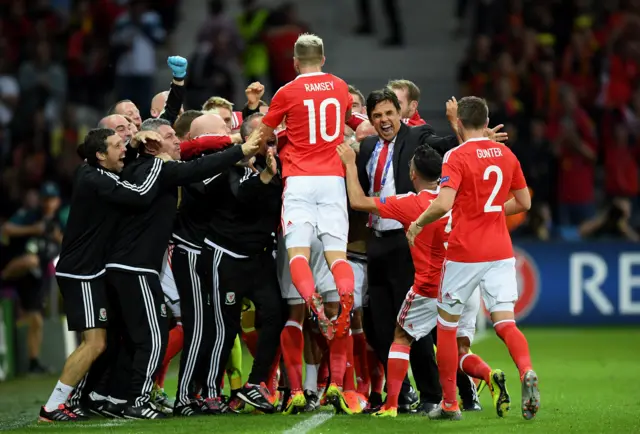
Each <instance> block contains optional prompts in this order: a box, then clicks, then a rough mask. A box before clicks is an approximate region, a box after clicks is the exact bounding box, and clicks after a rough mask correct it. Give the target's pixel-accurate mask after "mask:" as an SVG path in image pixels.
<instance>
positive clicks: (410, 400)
mask: <svg viewBox="0 0 640 434" xmlns="http://www.w3.org/2000/svg"><path fill="white" fill-rule="evenodd" d="M418 405H420V398H418V394H417V393H416V390H415V389H414V388H413V386H409V390H408V391H406V392H404V393H400V396H399V397H398V413H415V412H416V409H417V408H418Z"/></svg>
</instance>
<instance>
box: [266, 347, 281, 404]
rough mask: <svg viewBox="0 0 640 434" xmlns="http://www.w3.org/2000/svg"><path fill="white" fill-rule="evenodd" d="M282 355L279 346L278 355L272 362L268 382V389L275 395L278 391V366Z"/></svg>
mask: <svg viewBox="0 0 640 434" xmlns="http://www.w3.org/2000/svg"><path fill="white" fill-rule="evenodd" d="M281 357H282V349H280V348H278V352H277V353H276V357H275V358H274V359H273V363H272V364H271V370H269V382H268V383H267V389H269V393H270V394H271V395H275V393H276V392H277V391H278V367H279V366H280V358H281Z"/></svg>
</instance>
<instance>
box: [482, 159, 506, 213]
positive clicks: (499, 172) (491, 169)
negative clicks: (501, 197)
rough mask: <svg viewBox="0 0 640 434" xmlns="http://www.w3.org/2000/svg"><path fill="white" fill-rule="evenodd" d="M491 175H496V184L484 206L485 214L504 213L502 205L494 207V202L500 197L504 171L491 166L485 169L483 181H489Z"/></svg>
mask: <svg viewBox="0 0 640 434" xmlns="http://www.w3.org/2000/svg"><path fill="white" fill-rule="evenodd" d="M491 173H495V174H496V175H497V176H496V184H495V185H494V186H493V191H492V192H491V195H490V196H489V199H487V203H485V204H484V212H500V211H502V205H493V201H494V200H495V198H496V196H497V195H498V192H499V191H500V187H502V179H503V178H502V170H500V168H499V167H498V166H489V167H487V168H486V169H485V171H484V176H483V177H482V179H484V180H485V181H488V180H489V177H490V176H491Z"/></svg>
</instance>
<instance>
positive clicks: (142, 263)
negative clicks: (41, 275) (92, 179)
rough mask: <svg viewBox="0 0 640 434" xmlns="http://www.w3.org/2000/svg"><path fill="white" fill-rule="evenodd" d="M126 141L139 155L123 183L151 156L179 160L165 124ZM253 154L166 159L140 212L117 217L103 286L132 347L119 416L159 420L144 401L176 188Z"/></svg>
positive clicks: (134, 179)
mask: <svg viewBox="0 0 640 434" xmlns="http://www.w3.org/2000/svg"><path fill="white" fill-rule="evenodd" d="M132 143H134V145H136V144H137V146H138V150H139V153H140V156H139V157H138V158H137V159H136V160H135V161H134V162H132V163H131V164H130V165H129V166H127V167H126V168H125V169H124V170H123V172H122V179H123V180H124V181H126V182H128V183H140V180H141V177H142V176H143V175H144V174H145V173H146V172H148V170H149V166H150V165H151V164H153V162H154V161H155V158H154V157H155V156H156V155H159V154H162V153H165V154H168V155H169V156H170V157H171V158H173V159H174V160H179V159H180V141H179V140H178V138H177V137H176V135H175V132H174V130H173V128H171V125H170V124H169V122H167V121H166V120H164V119H147V120H146V121H145V122H143V123H142V125H141V131H140V132H139V133H138V134H136V136H135V137H134V139H133V141H132ZM256 151H257V146H251V145H243V146H236V147H232V148H230V149H228V150H226V151H223V152H220V153H217V154H214V155H208V156H206V157H203V158H200V159H198V160H195V161H191V162H184V163H183V162H177V161H169V162H167V163H165V164H164V165H163V166H162V170H161V171H160V175H159V180H158V182H159V183H160V191H159V192H158V195H157V197H156V198H155V200H154V201H153V202H152V203H151V206H150V207H148V208H147V209H145V210H144V211H139V210H133V209H131V210H129V212H128V213H127V214H126V215H125V216H123V217H121V218H120V220H119V222H118V227H117V230H116V236H115V237H114V238H115V239H114V241H113V244H112V246H111V249H110V253H109V255H108V259H107V263H106V265H105V267H106V269H107V284H108V285H109V287H110V289H111V290H113V291H116V293H117V298H118V301H119V307H120V310H121V313H122V316H123V321H124V325H125V327H126V330H127V338H128V340H129V341H130V344H131V348H132V349H133V367H132V374H131V380H130V384H129V390H128V397H127V400H128V402H127V405H126V406H125V407H124V413H123V414H124V416H125V417H127V418H132V419H158V418H163V417H165V415H164V413H161V412H159V411H158V410H157V409H156V408H155V407H154V406H153V405H152V404H150V403H149V393H150V392H151V389H152V385H153V379H152V375H153V373H154V372H155V371H156V369H157V367H158V365H159V364H160V362H161V361H162V358H163V355H164V351H165V349H166V341H167V334H168V323H167V312H166V306H165V304H164V300H163V293H162V287H161V285H160V279H159V273H160V270H161V268H162V262H163V256H164V252H165V249H166V246H167V244H168V242H169V238H170V236H171V229H172V228H173V221H174V217H175V213H176V205H177V200H178V189H177V187H178V186H181V185H185V184H189V183H192V182H197V181H201V180H203V179H206V178H208V177H211V176H214V175H216V174H218V173H220V172H221V171H222V170H224V169H226V168H227V167H230V166H232V165H233V164H235V163H236V162H238V161H240V160H242V159H243V158H244V157H245V156H246V155H252V154H253V153H255V152H256Z"/></svg>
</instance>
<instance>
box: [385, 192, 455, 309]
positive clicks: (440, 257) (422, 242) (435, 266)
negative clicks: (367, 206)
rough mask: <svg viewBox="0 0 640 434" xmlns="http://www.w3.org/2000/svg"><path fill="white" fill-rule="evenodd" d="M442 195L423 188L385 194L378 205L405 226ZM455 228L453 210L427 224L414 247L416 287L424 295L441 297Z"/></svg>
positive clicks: (414, 283)
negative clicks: (413, 191) (452, 233)
mask: <svg viewBox="0 0 640 434" xmlns="http://www.w3.org/2000/svg"><path fill="white" fill-rule="evenodd" d="M436 197H438V192H436V191H430V190H422V191H421V192H420V193H418V194H415V193H407V194H401V195H397V196H389V197H385V198H379V197H376V198H375V201H376V206H377V207H378V212H379V213H380V216H381V217H383V218H387V219H394V220H397V221H399V222H400V223H402V225H403V226H404V228H405V229H409V226H410V225H411V223H412V222H413V221H415V220H416V219H417V218H418V217H420V214H422V212H423V211H424V210H425V209H427V208H428V207H429V205H431V202H433V200H434V199H435V198H436ZM450 230H451V214H450V213H448V214H447V215H446V216H444V217H443V218H441V219H440V220H438V221H437V222H434V223H433V224H430V225H427V226H425V227H424V229H423V230H422V232H420V235H418V237H417V238H416V242H415V244H414V246H413V247H411V257H412V258H413V265H414V266H415V269H416V274H415V277H414V282H413V290H414V291H415V292H416V293H418V294H419V295H422V296H423V297H429V298H437V297H438V287H439V286H440V273H441V271H442V262H443V261H444V258H445V254H446V251H447V248H446V244H447V240H448V238H449V231H450Z"/></svg>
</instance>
